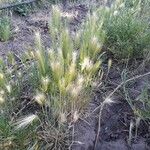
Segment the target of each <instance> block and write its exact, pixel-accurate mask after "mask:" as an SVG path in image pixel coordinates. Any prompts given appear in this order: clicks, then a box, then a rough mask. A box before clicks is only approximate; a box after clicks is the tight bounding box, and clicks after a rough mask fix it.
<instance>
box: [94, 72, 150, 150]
mask: <svg viewBox="0 0 150 150" xmlns="http://www.w3.org/2000/svg"><path fill="white" fill-rule="evenodd" d="M148 75H150V72H147V73H145V74H142V75H137V76H135V77H133V78H130V79H128V80H126V81H124V82H122V83H121V84H119V85H118V86H117V87H116V88H115V89H114V90H113V91H112V92H111V93H110V94H109V95H108V97H107V98H106V99H105V100H104V101H103V102H102V104H101V105H100V106H98V107H97V108H95V109H94V111H93V112H95V111H96V110H97V109H100V111H99V119H98V129H97V135H96V140H95V145H94V149H96V145H97V142H98V137H99V134H100V128H101V116H102V110H103V108H104V106H105V104H107V103H106V100H107V99H110V98H111V97H112V95H113V94H114V93H115V92H116V91H117V90H118V89H119V88H121V86H123V85H124V84H126V83H127V82H130V81H132V80H136V79H139V78H142V77H144V76H148ZM93 112H92V113H93Z"/></svg>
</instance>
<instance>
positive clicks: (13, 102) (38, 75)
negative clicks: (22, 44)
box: [0, 6, 105, 149]
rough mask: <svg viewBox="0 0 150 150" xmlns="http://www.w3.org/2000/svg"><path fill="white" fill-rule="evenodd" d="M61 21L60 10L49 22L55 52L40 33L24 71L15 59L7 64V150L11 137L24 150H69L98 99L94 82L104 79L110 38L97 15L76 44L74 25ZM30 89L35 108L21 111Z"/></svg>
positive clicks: (3, 100)
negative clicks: (104, 49) (77, 127)
mask: <svg viewBox="0 0 150 150" xmlns="http://www.w3.org/2000/svg"><path fill="white" fill-rule="evenodd" d="M61 15H62V13H61V10H60V9H59V8H58V7H56V6H54V7H53V8H52V17H51V19H50V21H49V31H50V36H51V39H52V46H51V48H50V49H45V48H44V46H43V45H42V41H41V37H40V33H39V32H36V34H35V45H36V48H35V50H34V51H29V52H27V53H26V54H25V55H23V59H22V60H21V62H22V65H21V67H19V68H18V67H17V66H18V65H17V64H16V62H15V60H14V58H13V56H12V55H11V54H10V56H9V59H8V62H7V63H8V64H7V65H4V63H3V61H1V63H2V64H3V65H2V66H3V67H2V68H1V74H0V77H1V80H0V82H2V84H0V85H1V90H2V93H1V95H0V96H1V97H0V102H1V103H0V106H1V108H2V109H1V114H2V116H3V118H4V120H6V121H4V122H6V124H7V126H8V127H9V131H8V130H7V128H6V129H5V130H3V132H4V133H2V132H0V137H1V139H2V140H1V141H3V142H2V145H3V148H5V146H4V145H5V144H3V143H5V142H4V141H5V140H6V139H7V138H8V137H9V142H11V146H12V145H13V148H19V149H27V148H28V149H29V148H31V147H34V148H39V149H42V148H43V147H44V149H67V148H68V146H69V144H70V143H71V142H73V141H74V139H73V137H72V138H71V137H70V136H71V134H70V131H71V130H72V128H71V127H73V126H74V123H76V122H77V121H78V119H79V118H80V117H82V115H83V113H84V109H85V108H86V106H87V105H88V104H89V100H90V97H91V95H92V89H93V82H95V81H96V79H97V76H101V59H100V57H98V56H100V54H101V49H102V45H103V42H104V39H105V33H104V32H103V31H102V29H101V27H102V26H99V24H98V19H97V17H96V15H95V14H91V15H89V17H88V19H87V20H86V22H85V24H84V25H83V27H82V29H81V30H80V31H78V32H77V33H74V34H73V36H74V38H73V36H72V33H71V31H69V27H68V26H69V25H68V21H67V20H66V21H63V20H62V18H61ZM96 31H98V32H96ZM26 60H28V61H26ZM12 64H13V65H12ZM10 66H12V70H10ZM27 72H28V74H27ZM4 79H5V80H4ZM24 85H26V86H27V88H24ZM30 88H32V92H31V93H32V96H31V97H30V101H29V103H28V104H25V105H23V106H22V105H21V107H20V104H22V103H23V104H24V103H25V101H26V100H22V95H23V94H22V93H23V91H25V90H27V89H30ZM4 89H5V91H3V90H4ZM28 105H29V106H30V107H31V106H33V105H36V106H37V108H36V110H34V111H33V110H32V111H31V112H32V113H31V114H29V113H25V110H26V112H28V111H29V110H28V107H27V106H28ZM33 109H34V108H33ZM33 112H34V113H33ZM24 113H25V114H24ZM3 118H2V119H3ZM18 118H19V119H18ZM20 118H21V119H20ZM31 130H32V132H31ZM7 132H8V133H9V134H7ZM22 132H23V133H22ZM24 133H26V135H25V134H24ZM4 134H5V135H6V136H3V135H4ZM18 137H21V139H22V140H21V141H20V140H19V139H18ZM27 145H28V146H29V147H28V146H27ZM11 146H10V147H9V149H11Z"/></svg>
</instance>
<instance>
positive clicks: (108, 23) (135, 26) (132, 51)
mask: <svg viewBox="0 0 150 150" xmlns="http://www.w3.org/2000/svg"><path fill="white" fill-rule="evenodd" d="M145 1H146V0H145ZM145 5H147V3H146V4H145ZM145 5H144V6H145ZM144 6H142V4H141V1H138V0H136V1H132V2H131V1H128V0H125V1H118V2H116V3H114V4H113V5H112V6H111V8H102V9H101V10H100V12H103V13H101V14H102V15H101V17H102V18H103V20H104V26H103V28H104V30H105V31H106V35H107V38H106V43H105V45H106V46H107V48H108V50H109V51H111V52H112V53H113V54H114V55H115V57H116V58H117V59H127V58H129V59H132V58H141V57H143V52H144V50H145V49H147V48H149V40H150V28H149V22H148V20H147V19H145V18H144V16H143V14H142V11H141V10H142V8H143V7H144Z"/></svg>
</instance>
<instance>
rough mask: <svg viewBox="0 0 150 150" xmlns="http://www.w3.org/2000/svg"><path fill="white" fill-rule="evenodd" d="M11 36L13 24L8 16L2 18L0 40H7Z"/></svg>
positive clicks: (0, 21) (0, 19)
mask: <svg viewBox="0 0 150 150" xmlns="http://www.w3.org/2000/svg"><path fill="white" fill-rule="evenodd" d="M10 36H11V24H10V19H9V18H8V17H2V18H0V41H7V40H9V38H10Z"/></svg>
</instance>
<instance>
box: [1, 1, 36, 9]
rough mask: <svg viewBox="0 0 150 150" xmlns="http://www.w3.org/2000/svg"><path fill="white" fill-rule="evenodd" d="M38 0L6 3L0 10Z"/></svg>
mask: <svg viewBox="0 0 150 150" xmlns="http://www.w3.org/2000/svg"><path fill="white" fill-rule="evenodd" d="M36 1H38V0H27V1H23V2H20V3H12V4H5V5H2V6H0V10H3V9H8V8H12V7H16V6H19V5H24V4H29V3H33V2H36Z"/></svg>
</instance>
